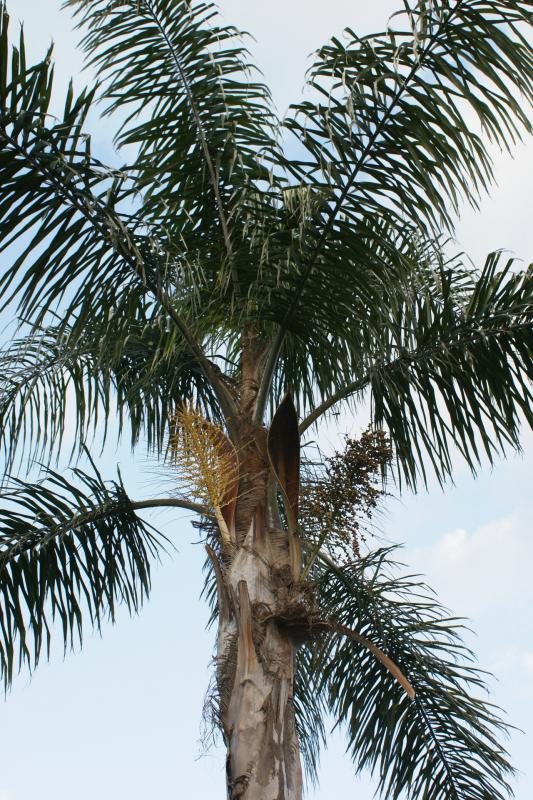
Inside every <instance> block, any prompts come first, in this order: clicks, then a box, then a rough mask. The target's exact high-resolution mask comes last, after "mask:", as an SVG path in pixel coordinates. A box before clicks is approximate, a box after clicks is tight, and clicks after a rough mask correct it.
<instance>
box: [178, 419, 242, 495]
mask: <svg viewBox="0 0 533 800" xmlns="http://www.w3.org/2000/svg"><path fill="white" fill-rule="evenodd" d="M169 451H170V462H171V464H173V465H174V466H175V467H177V468H178V469H179V473H180V480H181V482H182V483H183V484H184V486H185V487H186V489H187V491H188V492H189V493H190V494H192V495H193V496H194V497H196V498H198V499H199V500H201V501H202V502H203V503H205V504H206V505H207V506H209V507H210V508H212V509H214V510H215V511H217V510H220V509H221V508H223V507H224V506H225V505H227V504H228V503H229V502H230V501H231V496H232V493H233V491H234V487H235V486H236V485H237V484H238V480H239V462H238V458H237V454H236V451H235V448H234V447H233V445H232V444H231V442H230V441H229V439H228V438H227V436H226V435H225V434H224V432H223V431H222V430H221V429H220V428H218V427H217V426H216V425H214V424H213V423H212V422H208V420H206V419H205V418H204V417H203V416H202V415H201V414H200V413H198V412H197V411H195V410H194V409H193V408H191V407H190V406H184V407H183V408H182V409H181V411H179V412H178V413H177V414H176V416H175V417H174V419H173V421H172V424H171V433H170V448H169Z"/></svg>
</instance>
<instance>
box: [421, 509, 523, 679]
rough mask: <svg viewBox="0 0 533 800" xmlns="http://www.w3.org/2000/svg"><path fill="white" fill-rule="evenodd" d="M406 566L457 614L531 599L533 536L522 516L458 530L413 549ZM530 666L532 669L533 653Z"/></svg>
mask: <svg viewBox="0 0 533 800" xmlns="http://www.w3.org/2000/svg"><path fill="white" fill-rule="evenodd" d="M409 561H410V563H411V564H414V566H415V567H416V568H417V569H420V571H421V572H424V573H425V574H426V575H427V576H428V580H429V583H430V584H431V585H432V586H433V587H434V588H435V589H436V590H437V591H438V593H439V596H440V598H441V599H442V601H443V602H444V603H445V604H447V605H449V606H450V607H451V608H453V609H454V610H456V611H459V612H460V613H466V614H468V615H472V614H475V613H478V612H480V611H485V610H487V609H489V608H491V607H494V606H499V607H501V606H502V605H510V604H513V603H520V604H523V603H526V602H528V601H531V600H532V599H533V586H532V583H531V564H532V563H533V535H532V532H531V525H530V524H529V522H528V519H527V515H526V514H525V513H518V512H517V513H515V514H512V515H510V516H508V517H505V518H503V519H500V520H496V521H494V522H491V523H489V524H487V525H483V526H482V527H479V528H476V529H475V530H474V531H472V532H469V531H467V530H466V529H464V528H458V529H457V530H455V531H452V532H450V533H446V534H445V535H444V536H442V537H441V538H439V539H438V540H437V541H436V542H435V543H434V544H433V545H431V546H429V547H419V548H415V549H413V551H412V554H411V556H410V558H409ZM528 663H529V662H528ZM531 664H532V669H533V654H532V655H531Z"/></svg>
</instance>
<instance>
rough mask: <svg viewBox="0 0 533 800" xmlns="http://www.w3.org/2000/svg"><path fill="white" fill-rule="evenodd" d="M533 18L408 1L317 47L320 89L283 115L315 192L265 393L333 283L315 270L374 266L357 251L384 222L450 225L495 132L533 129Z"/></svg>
mask: <svg viewBox="0 0 533 800" xmlns="http://www.w3.org/2000/svg"><path fill="white" fill-rule="evenodd" d="M530 23H531V10H530V3H529V2H528V0H511V2H507V0H457V1H456V0H438V2H432V3H427V2H425V0H419V1H418V2H414V3H413V4H410V3H407V2H405V3H404V13H399V14H397V15H395V17H394V18H393V20H391V23H390V25H389V28H388V29H387V31H385V32H384V33H380V34H374V35H369V36H365V37H358V36H357V35H356V34H355V33H354V32H353V31H352V30H350V29H348V30H347V31H346V32H345V35H346V39H347V41H346V42H345V43H344V42H342V41H340V40H339V39H333V40H332V41H331V42H330V43H329V44H328V45H326V46H325V47H323V48H321V50H319V52H318V54H317V57H316V60H315V63H314V65H313V66H312V68H311V70H310V74H309V85H310V88H311V91H312V92H313V97H312V98H311V99H310V100H306V101H304V102H302V103H300V104H296V105H294V106H293V107H292V110H291V112H290V113H289V116H288V118H287V120H286V122H285V124H286V126H287V127H288V129H289V130H290V131H291V132H292V133H293V134H294V135H295V136H296V138H297V140H298V142H299V143H300V146H303V148H304V155H303V156H302V157H301V158H300V160H289V159H287V161H286V167H287V169H288V170H289V172H292V173H293V176H294V180H295V181H296V186H297V188H299V190H300V191H301V192H303V193H307V194H311V195H312V197H314V198H315V202H314V203H312V204H311V206H310V207H308V213H307V215H306V220H305V225H304V233H303V234H302V233H300V235H299V238H298V243H297V255H296V257H295V259H294V263H293V264H291V273H292V274H291V276H290V278H289V280H290V285H291V292H290V301H288V302H285V303H282V304H281V306H280V312H281V313H280V315H279V329H278V333H277V337H276V340H275V343H274V345H273V347H272V349H271V353H270V357H269V361H268V365H267V367H266V369H265V372H264V378H263V386H262V392H261V395H262V397H264V396H265V395H266V392H267V389H268V386H269V384H270V381H271V379H272V377H273V375H274V373H275V367H276V363H277V361H278V359H279V358H280V357H283V345H284V342H285V340H286V339H287V338H290V337H291V332H292V329H293V328H294V327H295V318H296V317H297V316H298V315H299V314H301V310H302V307H304V308H305V307H306V306H308V305H310V304H311V305H312V304H314V302H316V298H318V297H323V296H324V295H323V294H318V293H317V291H316V283H317V282H318V283H323V284H324V283H328V282H329V283H331V284H333V283H334V276H335V275H336V273H338V272H339V269H340V268H344V270H345V275H346V277H345V278H344V280H343V281H342V284H341V285H342V286H343V287H344V286H345V285H346V283H347V282H348V281H349V282H350V283H353V284H355V283H356V282H358V281H360V280H361V277H363V278H364V273H363V276H361V273H360V271H359V268H358V267H359V264H358V260H356V259H354V257H353V255H352V253H354V254H358V253H359V252H360V250H361V229H362V230H363V234H364V232H365V229H366V228H368V227H369V226H371V225H373V224H375V222H376V221H377V222H378V223H383V222H388V223H389V224H390V225H392V226H393V228H395V229H396V231H397V232H401V231H403V230H405V229H410V230H411V233H414V234H420V233H422V234H423V235H424V236H425V237H426V238H427V237H428V236H429V237H435V236H436V235H439V234H440V233H441V232H442V230H452V229H453V224H454V219H455V217H456V215H457V211H458V210H459V207H460V204H461V201H462V200H463V199H465V198H466V199H467V200H468V201H469V202H471V203H472V204H474V205H476V203H477V199H478V198H479V196H480V194H481V193H483V192H484V191H485V190H486V189H487V188H488V186H489V184H490V182H491V180H492V161H491V155H490V152H489V149H488V146H489V144H491V145H494V144H497V145H499V146H500V147H506V148H510V147H511V146H512V145H513V144H514V143H515V142H516V140H517V139H519V138H520V137H521V136H522V134H523V132H529V131H531V121H530V118H529V116H528V114H529V108H530V105H531V101H532V99H533V79H532V75H533V55H532V51H531V47H530V45H529V43H528V42H527V39H526V35H527V28H528V25H530ZM354 261H355V263H354ZM339 265H340V266H339ZM317 273H319V275H318V276H317ZM328 279H329V280H328ZM287 347H288V348H290V343H289V345H287Z"/></svg>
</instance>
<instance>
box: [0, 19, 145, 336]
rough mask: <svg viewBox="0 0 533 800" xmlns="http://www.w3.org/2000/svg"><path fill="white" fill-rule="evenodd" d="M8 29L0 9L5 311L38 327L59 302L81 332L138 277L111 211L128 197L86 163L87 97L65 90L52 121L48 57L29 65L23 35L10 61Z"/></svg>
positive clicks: (118, 181)
mask: <svg viewBox="0 0 533 800" xmlns="http://www.w3.org/2000/svg"><path fill="white" fill-rule="evenodd" d="M8 23H9V17H8V14H7V12H6V10H5V7H4V6H2V8H1V9H0V39H1V47H2V52H3V53H4V54H5V58H4V59H3V60H2V65H1V69H0V185H1V192H0V238H1V242H2V244H1V251H0V252H2V253H3V254H4V259H8V258H9V259H10V260H11V261H12V264H11V266H10V267H9V268H8V269H5V270H4V271H3V274H2V278H1V281H0V290H1V292H2V295H3V304H7V303H9V302H10V301H12V300H13V299H14V298H15V297H16V298H17V308H18V312H19V313H20V314H21V315H22V316H23V317H24V318H25V319H27V320H32V321H35V322H36V324H39V323H40V322H41V320H42V319H43V318H44V316H45V315H46V313H47V311H48V310H50V309H54V308H55V307H56V306H57V305H58V304H60V303H66V304H67V305H70V306H71V308H78V309H79V308H80V307H81V308H82V309H83V311H84V312H85V313H84V314H83V313H82V314H81V315H80V317H81V318H80V325H81V324H83V321H84V317H85V315H86V314H87V313H88V309H89V308H90V307H91V306H92V307H93V308H98V307H109V306H111V305H112V301H113V299H115V298H116V297H118V296H119V295H124V294H125V293H126V292H127V291H128V290H129V289H130V288H131V287H132V286H133V285H135V284H136V283H137V282H138V280H139V277H140V273H141V272H142V265H141V262H140V259H137V261H136V264H135V268H134V269H132V264H131V263H128V258H125V248H126V249H127V247H128V240H129V239H130V237H129V236H128V234H127V232H126V231H125V228H124V225H123V223H122V222H121V220H120V217H119V215H118V214H117V212H116V210H115V209H116V206H117V204H118V203H119V202H120V201H121V199H122V198H123V197H124V196H127V193H128V190H127V188H126V187H125V184H124V179H123V177H122V176H121V174H120V173H117V172H116V171H113V170H111V169H108V168H106V167H104V166H103V165H102V164H100V162H98V161H96V160H95V159H94V158H93V157H92V155H91V141H90V138H89V137H87V136H86V135H84V133H83V124H84V121H85V118H86V116H87V113H88V112H89V109H90V108H91V105H92V103H93V99H94V90H91V91H83V92H82V93H81V94H80V95H79V96H78V97H75V96H74V93H73V90H72V87H71V88H70V90H69V92H68V95H67V98H66V101H65V108H64V112H63V116H62V118H61V119H54V118H53V117H52V115H51V113H50V101H51V93H52V81H53V67H52V65H51V60H50V59H51V51H50V52H49V53H48V55H47V57H46V58H45V60H44V61H42V62H41V63H40V64H37V65H36V66H28V65H27V63H26V52H25V45H24V39H23V36H22V33H21V36H20V43H19V46H18V47H13V50H12V54H11V59H10V58H9V51H10V48H9V40H8ZM14 242H16V243H17V247H20V245H21V244H22V248H21V249H22V252H20V249H19V250H18V255H17V254H15V253H13V251H12V247H11V246H12V244H13V243H14ZM121 250H122V251H123V252H121ZM130 261H131V259H130Z"/></svg>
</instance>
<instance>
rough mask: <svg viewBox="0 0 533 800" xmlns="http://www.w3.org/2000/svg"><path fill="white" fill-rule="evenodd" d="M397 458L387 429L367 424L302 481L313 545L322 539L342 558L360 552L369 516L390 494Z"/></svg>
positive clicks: (304, 522) (306, 530)
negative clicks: (387, 484)
mask: <svg viewBox="0 0 533 800" xmlns="http://www.w3.org/2000/svg"><path fill="white" fill-rule="evenodd" d="M391 459H392V448H391V443H390V440H389V439H388V438H387V436H386V435H385V433H384V432H383V431H371V430H367V431H365V432H364V433H363V434H362V435H361V437H360V438H359V439H352V438H350V437H348V436H347V437H346V439H345V447H344V450H342V451H336V452H335V453H334V454H333V455H332V456H329V457H327V458H325V459H324V460H323V461H322V463H321V464H320V466H319V467H318V468H317V467H315V468H314V469H313V470H312V471H311V472H310V475H309V478H308V480H307V481H305V482H302V495H301V499H300V529H301V531H302V533H303V535H304V537H305V539H306V540H307V541H308V542H309V543H310V545H311V549H312V548H313V545H320V547H322V548H324V549H325V550H326V551H327V552H328V553H329V554H330V555H331V556H332V557H334V558H335V559H336V560H337V559H339V558H341V559H342V560H347V561H351V560H353V558H354V556H355V557H358V556H359V554H360V545H361V541H363V540H364V538H365V533H366V532H367V531H368V522H369V520H370V519H371V518H372V514H373V512H374V511H375V509H376V507H377V504H378V501H379V499H380V497H382V496H383V494H384V488H383V481H382V477H383V476H384V470H385V467H386V466H387V464H388V463H389V462H390V461H391Z"/></svg>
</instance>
